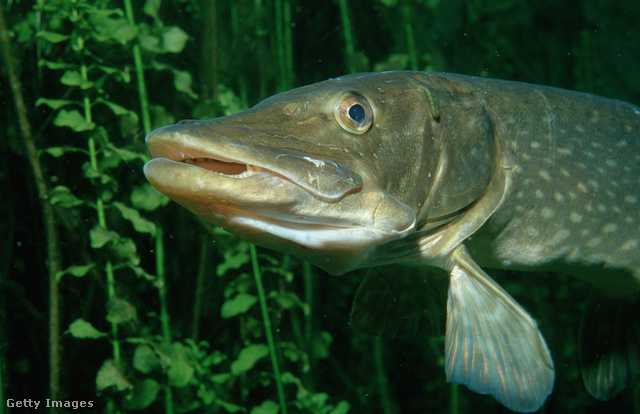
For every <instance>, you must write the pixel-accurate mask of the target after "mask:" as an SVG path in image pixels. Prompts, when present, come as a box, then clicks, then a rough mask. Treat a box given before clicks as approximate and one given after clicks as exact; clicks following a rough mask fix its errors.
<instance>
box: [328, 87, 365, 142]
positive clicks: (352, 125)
mask: <svg viewBox="0 0 640 414" xmlns="http://www.w3.org/2000/svg"><path fill="white" fill-rule="evenodd" d="M333 113H334V115H335V116H336V120H337V121H338V123H339V124H340V126H341V127H342V129H344V130H345V131H347V132H350V133H352V134H357V135H360V134H364V133H365V132H367V131H368V130H369V128H371V125H372V124H373V109H372V108H371V105H370V104H369V101H367V99H366V98H365V97H364V96H362V95H360V94H358V93H355V92H349V93H348V94H346V95H344V96H343V97H341V98H340V99H338V100H337V101H336V104H335V105H334V106H333Z"/></svg>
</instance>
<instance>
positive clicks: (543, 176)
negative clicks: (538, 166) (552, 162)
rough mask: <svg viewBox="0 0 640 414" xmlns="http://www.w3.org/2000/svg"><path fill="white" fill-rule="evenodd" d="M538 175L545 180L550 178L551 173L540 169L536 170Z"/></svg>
mask: <svg viewBox="0 0 640 414" xmlns="http://www.w3.org/2000/svg"><path fill="white" fill-rule="evenodd" d="M538 175H539V176H540V177H542V179H543V180H545V181H549V180H551V174H549V171H546V170H540V171H538Z"/></svg>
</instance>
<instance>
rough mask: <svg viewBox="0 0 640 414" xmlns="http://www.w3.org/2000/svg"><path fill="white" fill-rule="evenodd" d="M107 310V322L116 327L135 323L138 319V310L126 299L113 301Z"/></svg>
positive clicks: (114, 299)
mask: <svg viewBox="0 0 640 414" xmlns="http://www.w3.org/2000/svg"><path fill="white" fill-rule="evenodd" d="M107 308H108V313H107V321H109V322H111V323H112V324H114V325H120V324H122V323H125V322H129V321H135V320H136V319H137V318H138V311H136V308H135V307H134V306H133V305H132V304H131V303H129V302H127V301H126V300H124V299H119V298H113V299H111V300H110V301H109V304H108V305H107Z"/></svg>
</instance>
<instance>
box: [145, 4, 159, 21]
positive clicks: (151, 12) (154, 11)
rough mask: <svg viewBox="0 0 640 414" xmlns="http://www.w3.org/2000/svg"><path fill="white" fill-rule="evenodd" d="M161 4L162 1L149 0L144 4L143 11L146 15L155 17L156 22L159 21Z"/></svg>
mask: <svg viewBox="0 0 640 414" xmlns="http://www.w3.org/2000/svg"><path fill="white" fill-rule="evenodd" d="M160 3H161V0H147V1H145V2H144V7H143V8H142V11H143V12H144V13H145V14H146V15H148V16H151V17H153V18H154V19H155V20H159V19H160V17H159V14H158V11H159V10H160Z"/></svg>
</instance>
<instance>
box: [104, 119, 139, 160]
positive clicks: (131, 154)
mask: <svg viewBox="0 0 640 414" xmlns="http://www.w3.org/2000/svg"><path fill="white" fill-rule="evenodd" d="M130 113H131V114H133V112H130ZM109 149H110V150H112V151H113V152H115V153H116V154H118V157H120V159H121V160H122V161H133V160H140V161H142V162H147V161H149V157H148V156H147V154H141V153H139V152H135V151H131V150H128V149H125V148H118V147H116V146H114V145H111V144H110V145H109Z"/></svg>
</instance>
